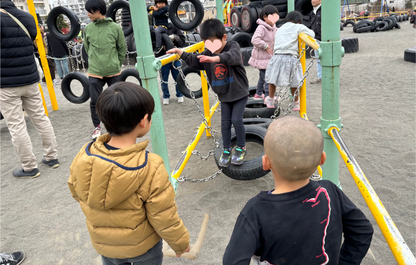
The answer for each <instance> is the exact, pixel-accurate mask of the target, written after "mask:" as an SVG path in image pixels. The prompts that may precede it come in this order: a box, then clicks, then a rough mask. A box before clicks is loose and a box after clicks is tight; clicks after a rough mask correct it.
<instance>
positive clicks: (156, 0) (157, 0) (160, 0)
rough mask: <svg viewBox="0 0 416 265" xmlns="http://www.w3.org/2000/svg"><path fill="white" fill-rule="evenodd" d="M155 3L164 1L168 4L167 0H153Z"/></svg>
mask: <svg viewBox="0 0 416 265" xmlns="http://www.w3.org/2000/svg"><path fill="white" fill-rule="evenodd" d="M157 3H165V4H166V5H168V0H155V5H156V4H157Z"/></svg>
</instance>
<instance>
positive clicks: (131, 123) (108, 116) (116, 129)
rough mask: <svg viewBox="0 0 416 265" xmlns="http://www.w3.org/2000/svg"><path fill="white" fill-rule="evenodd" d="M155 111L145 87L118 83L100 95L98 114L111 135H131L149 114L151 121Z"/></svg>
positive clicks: (152, 101)
mask: <svg viewBox="0 0 416 265" xmlns="http://www.w3.org/2000/svg"><path fill="white" fill-rule="evenodd" d="M154 109H155V102H154V100H153V97H152V95H150V93H149V92H148V91H147V90H146V89H144V88H143V87H141V86H139V85H136V84H134V83H130V82H118V83H115V84H114V85H112V86H110V87H109V88H107V89H106V90H104V92H103V93H102V94H101V95H100V97H99V98H98V101H97V114H98V117H99V118H100V120H101V121H102V122H103V124H104V126H105V128H106V129H107V132H108V133H109V134H110V135H123V134H127V133H130V132H132V131H133V130H134V128H136V126H137V124H139V123H140V121H141V120H142V119H143V118H144V116H145V115H146V114H148V117H147V119H148V120H149V121H150V120H151V117H152V113H153V111H154Z"/></svg>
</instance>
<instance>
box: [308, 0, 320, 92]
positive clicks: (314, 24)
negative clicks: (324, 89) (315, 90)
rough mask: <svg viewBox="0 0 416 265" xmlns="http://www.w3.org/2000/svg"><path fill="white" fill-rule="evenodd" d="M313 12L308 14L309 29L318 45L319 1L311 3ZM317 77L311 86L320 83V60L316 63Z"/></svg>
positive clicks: (314, 0)
mask: <svg viewBox="0 0 416 265" xmlns="http://www.w3.org/2000/svg"><path fill="white" fill-rule="evenodd" d="M311 3H312V6H313V10H312V12H311V13H310V15H309V16H310V18H311V23H310V25H309V28H310V29H311V30H313V31H314V32H315V39H316V40H317V41H318V44H319V43H320V41H321V0H312V1H311ZM315 56H316V57H318V51H315ZM316 70H317V76H316V77H315V78H314V79H313V80H312V81H311V84H319V83H321V82H322V66H321V60H319V58H318V60H317V61H316Z"/></svg>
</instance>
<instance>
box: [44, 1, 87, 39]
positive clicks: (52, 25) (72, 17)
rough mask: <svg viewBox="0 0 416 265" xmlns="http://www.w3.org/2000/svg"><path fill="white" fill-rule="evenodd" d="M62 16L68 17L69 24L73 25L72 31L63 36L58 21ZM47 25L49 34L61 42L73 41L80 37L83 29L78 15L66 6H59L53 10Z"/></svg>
mask: <svg viewBox="0 0 416 265" xmlns="http://www.w3.org/2000/svg"><path fill="white" fill-rule="evenodd" d="M60 15H65V16H67V17H68V19H69V22H70V23H71V29H70V30H69V32H68V34H63V33H62V32H61V30H60V29H58V28H57V26H58V25H57V20H58V17H59V16H60ZM46 24H47V25H48V29H49V32H50V33H51V34H52V35H54V36H55V37H56V38H57V39H59V40H61V41H70V40H73V39H74V38H76V37H77V36H78V33H79V31H80V29H81V24H80V21H79V18H78V16H77V14H75V12H74V11H72V10H71V9H69V8H66V7H64V6H57V7H55V8H53V9H52V10H51V11H50V12H49V14H48V20H47V22H46Z"/></svg>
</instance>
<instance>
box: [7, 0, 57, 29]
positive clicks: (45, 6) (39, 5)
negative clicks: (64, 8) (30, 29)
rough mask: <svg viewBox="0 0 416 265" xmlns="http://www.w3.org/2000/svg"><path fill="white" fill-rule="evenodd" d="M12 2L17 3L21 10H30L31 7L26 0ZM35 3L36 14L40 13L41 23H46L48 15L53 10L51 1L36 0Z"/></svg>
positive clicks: (13, 0)
mask: <svg viewBox="0 0 416 265" xmlns="http://www.w3.org/2000/svg"><path fill="white" fill-rule="evenodd" d="M12 2H13V3H14V4H15V5H16V7H17V8H19V9H20V10H23V11H25V12H29V8H28V6H27V1H26V0H12ZM33 3H34V4H35V10H36V14H38V15H39V16H38V20H39V17H40V18H41V20H42V21H39V23H42V24H45V23H46V17H47V15H48V14H49V12H50V11H51V7H50V3H49V1H48V0H34V1H33Z"/></svg>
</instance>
